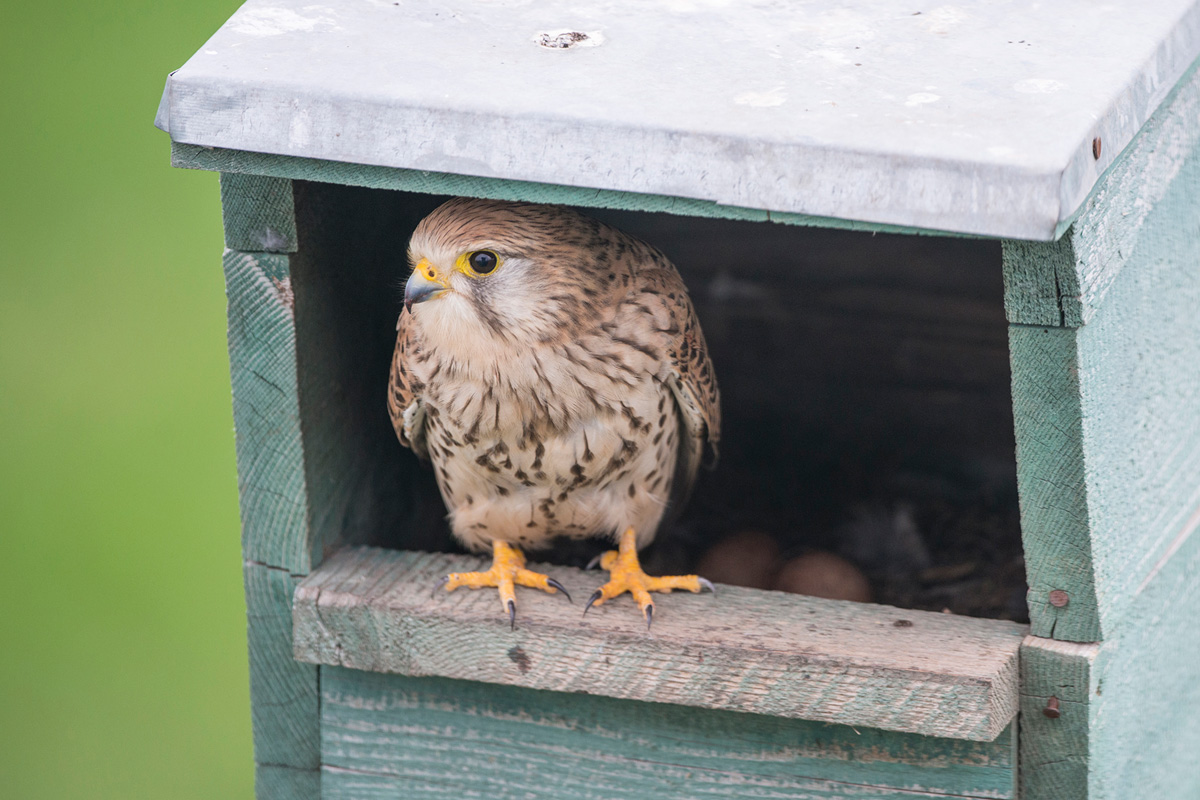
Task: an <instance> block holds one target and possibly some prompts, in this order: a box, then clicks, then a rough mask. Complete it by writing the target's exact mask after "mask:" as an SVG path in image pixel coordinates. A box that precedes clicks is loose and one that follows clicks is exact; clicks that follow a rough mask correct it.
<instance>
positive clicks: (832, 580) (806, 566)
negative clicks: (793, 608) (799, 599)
mask: <svg viewBox="0 0 1200 800" xmlns="http://www.w3.org/2000/svg"><path fill="white" fill-rule="evenodd" d="M774 588H775V589H778V590H779V591H781V592H792V593H793V594H806V595H808V596H809V597H825V598H828V599H830V600H854V601H856V602H859V603H869V602H871V584H870V583H868V582H867V576H866V575H863V574H862V571H861V570H860V569H859V568H858V567H856V566H854V565H853V564H851V563H850V562H849V561H847V560H846V559H844V558H842V557H841V556H835V555H834V554H833V553H825V552H821V551H818V552H815V553H806V554H805V555H802V556H797V557H796V558H793V559H792V560H791V561H788V562H787V563H786V564H784V565H783V569H781V570H780V571H779V576H778V577H777V578H776V579H775V586H774Z"/></svg>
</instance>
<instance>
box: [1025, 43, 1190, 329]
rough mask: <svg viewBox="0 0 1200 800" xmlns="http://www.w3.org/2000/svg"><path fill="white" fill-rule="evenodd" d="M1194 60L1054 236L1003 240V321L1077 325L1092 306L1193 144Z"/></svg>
mask: <svg viewBox="0 0 1200 800" xmlns="http://www.w3.org/2000/svg"><path fill="white" fill-rule="evenodd" d="M1198 119H1200V67H1198V66H1193V67H1192V68H1191V70H1189V72H1188V73H1187V74H1185V75H1184V76H1183V78H1181V79H1180V81H1179V83H1178V84H1176V86H1175V88H1174V90H1173V91H1172V92H1171V94H1170V95H1169V96H1168V98H1167V99H1166V100H1165V101H1164V102H1163V104H1162V105H1161V106H1159V108H1158V109H1157V110H1156V111H1155V112H1154V114H1153V115H1152V116H1151V118H1150V120H1149V121H1148V122H1147V123H1146V124H1145V126H1143V127H1142V129H1141V131H1139V133H1138V135H1137V136H1136V137H1135V138H1134V140H1133V141H1132V142H1131V143H1130V145H1129V146H1128V147H1126V148H1125V150H1124V152H1123V153H1122V154H1121V156H1120V158H1118V159H1117V160H1116V161H1115V162H1114V163H1113V165H1112V166H1111V167H1109V169H1108V170H1107V172H1106V173H1105V175H1104V176H1103V177H1102V178H1101V180H1100V181H1099V182H1098V183H1097V184H1096V187H1095V188H1094V189H1093V191H1092V193H1091V195H1090V196H1089V197H1088V199H1087V201H1086V202H1085V203H1084V204H1083V205H1082V206H1081V207H1080V209H1079V211H1077V212H1076V216H1075V218H1074V220H1073V222H1072V223H1071V224H1070V226H1069V228H1068V227H1067V225H1066V224H1064V226H1063V228H1064V233H1063V235H1062V238H1061V239H1059V240H1058V241H1057V242H1045V243H1042V242H1015V241H1014V242H1005V259H1004V274H1005V289H1006V291H1005V308H1006V310H1007V312H1008V319H1009V321H1010V322H1014V323H1021V324H1027V325H1062V326H1067V327H1079V326H1081V325H1084V324H1086V323H1088V322H1089V321H1090V320H1091V319H1092V318H1093V317H1094V316H1095V314H1096V312H1097V310H1098V309H1099V308H1100V306H1101V304H1102V302H1103V301H1104V298H1105V296H1106V295H1107V294H1108V291H1109V289H1110V288H1111V287H1112V285H1113V283H1114V282H1115V281H1116V279H1117V276H1118V275H1119V274H1120V273H1121V270H1122V269H1124V268H1125V266H1126V264H1127V263H1129V259H1130V257H1131V256H1132V254H1133V253H1134V252H1135V251H1136V250H1137V249H1138V247H1139V242H1140V241H1141V240H1142V239H1143V237H1146V236H1149V238H1150V239H1151V240H1152V241H1151V246H1154V245H1153V238H1154V236H1155V234H1154V233H1152V232H1151V233H1149V234H1148V233H1147V231H1148V230H1149V228H1148V226H1147V218H1148V216H1149V215H1150V214H1151V212H1153V211H1154V210H1155V208H1156V207H1157V206H1158V205H1159V204H1160V203H1162V202H1163V200H1164V199H1165V198H1166V196H1167V194H1168V193H1169V192H1170V191H1171V187H1172V185H1173V184H1174V183H1175V181H1176V180H1177V178H1178V177H1179V175H1180V172H1181V171H1182V170H1183V168H1184V165H1185V164H1186V163H1187V162H1188V160H1189V159H1191V158H1193V157H1194V156H1192V154H1193V153H1194V152H1195V150H1196V149H1197V148H1198V147H1200V124H1197V122H1196V120H1198Z"/></svg>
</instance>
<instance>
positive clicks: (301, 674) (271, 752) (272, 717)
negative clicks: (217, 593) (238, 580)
mask: <svg viewBox="0 0 1200 800" xmlns="http://www.w3.org/2000/svg"><path fill="white" fill-rule="evenodd" d="M244 577H245V585H246V617H247V620H248V622H249V626H248V627H249V634H248V639H249V645H250V702H251V719H252V720H253V725H254V759H255V761H257V762H258V763H259V764H269V765H275V766H280V767H291V768H294V769H301V770H305V769H306V770H315V769H317V767H318V766H319V763H320V752H319V744H318V741H317V731H318V720H317V718H318V716H319V711H320V709H319V703H318V697H317V668H316V667H314V666H313V665H311V664H301V663H299V662H297V661H296V660H295V659H293V658H292V654H291V637H292V608H291V599H292V595H293V593H294V590H295V587H296V585H297V584H298V583H299V582H300V580H299V576H295V575H291V574H290V573H288V572H286V571H285V570H281V569H275V568H273V567H266V566H263V565H261V564H254V563H247V564H246V565H245V568H244Z"/></svg>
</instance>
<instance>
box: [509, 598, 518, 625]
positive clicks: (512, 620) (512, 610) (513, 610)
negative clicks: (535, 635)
mask: <svg viewBox="0 0 1200 800" xmlns="http://www.w3.org/2000/svg"><path fill="white" fill-rule="evenodd" d="M508 626H509V629H510V630H514V631H515V630H516V629H517V604H516V603H514V602H513V601H512V600H509V601H508Z"/></svg>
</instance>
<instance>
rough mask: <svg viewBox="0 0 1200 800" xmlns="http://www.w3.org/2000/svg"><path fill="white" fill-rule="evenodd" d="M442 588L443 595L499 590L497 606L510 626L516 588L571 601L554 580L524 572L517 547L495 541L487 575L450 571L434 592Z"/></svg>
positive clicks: (520, 553) (513, 619)
mask: <svg viewBox="0 0 1200 800" xmlns="http://www.w3.org/2000/svg"><path fill="white" fill-rule="evenodd" d="M442 586H444V587H446V591H447V592H452V591H454V590H455V589H457V588H458V587H460V586H466V587H467V588H470V589H483V588H485V587H492V588H497V589H499V590H500V604H501V605H502V606H503V607H504V610H505V611H507V612H508V620H509V623H510V624H511V625H512V626H513V627H516V618H517V596H516V588H515V587H516V586H528V587H530V588H533V589H541V590H542V591H544V592H549V593H550V594H554V593H555V592H562V593H563V596H564V597H566V598H567V600H568V601H570V599H571V595H569V594H567V590H566V589H564V588H563V585H562V584H561V583H559V582H558V581H556V580H554V578H551V577H550V576H548V575H543V574H542V573H540V572H534V571H532V570H528V569H525V554H524V553H522V552H521V551H520V549H519V548H516V547H513V546H512V545H511V544H509V543H507V542H501V541H498V540H497V541H494V542H492V568H491V569H489V570H488V571H487V572H451V573H450V574H449V575H447V576H446V577H444V578H442V579H441V580H440V581H438V584H437V586H435V587H434V590H435V591H436V590H437V589H438V588H440V587H442Z"/></svg>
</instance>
